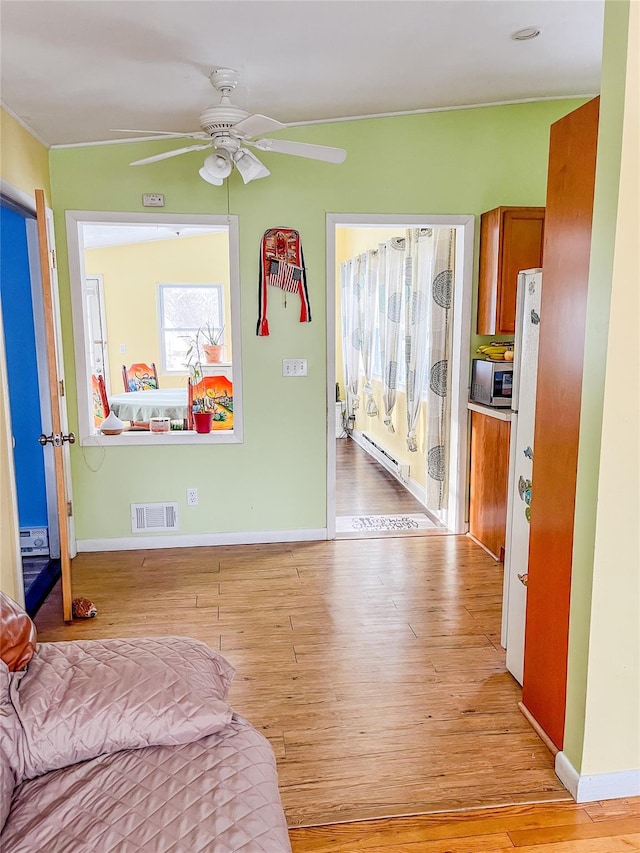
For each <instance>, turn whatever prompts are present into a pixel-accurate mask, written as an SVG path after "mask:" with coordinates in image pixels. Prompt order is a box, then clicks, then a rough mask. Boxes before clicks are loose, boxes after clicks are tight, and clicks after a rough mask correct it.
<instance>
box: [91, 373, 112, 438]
mask: <svg viewBox="0 0 640 853" xmlns="http://www.w3.org/2000/svg"><path fill="white" fill-rule="evenodd" d="M91 397H92V402H93V425H94V426H96V427H99V426H100V424H101V423H102V421H103V420H104V419H105V418H106V417H107V415H108V414H109V412H110V411H111V409H110V408H109V398H108V397H107V390H106V388H105V385H104V376H97V375H96V374H95V373H92V374H91Z"/></svg>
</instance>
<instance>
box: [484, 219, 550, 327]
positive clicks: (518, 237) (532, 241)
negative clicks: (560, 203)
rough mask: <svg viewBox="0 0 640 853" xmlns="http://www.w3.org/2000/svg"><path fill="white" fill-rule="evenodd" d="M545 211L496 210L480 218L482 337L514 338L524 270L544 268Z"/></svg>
mask: <svg viewBox="0 0 640 853" xmlns="http://www.w3.org/2000/svg"><path fill="white" fill-rule="evenodd" d="M543 237H544V207H496V208H494V210H489V211H487V212H486V213H483V214H482V216H481V217H480V276H479V281H478V334H479V335H507V336H508V335H513V334H514V333H515V328H516V291H517V285H518V273H519V272H520V270H526V269H535V268H536V267H541V266H542V243H543Z"/></svg>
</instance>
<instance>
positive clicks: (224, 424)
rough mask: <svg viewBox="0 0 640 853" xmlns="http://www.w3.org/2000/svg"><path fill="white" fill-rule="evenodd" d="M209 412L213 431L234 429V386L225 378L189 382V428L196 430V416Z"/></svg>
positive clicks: (204, 378)
mask: <svg viewBox="0 0 640 853" xmlns="http://www.w3.org/2000/svg"><path fill="white" fill-rule="evenodd" d="M198 412H209V413H211V415H212V419H211V429H212V430H222V429H233V384H232V383H231V382H230V381H229V380H228V379H227V378H226V377H225V376H203V377H202V379H201V380H200V381H199V382H196V383H192V381H191V379H189V380H188V418H187V419H188V427H189V429H194V424H195V420H194V414H196V413H198Z"/></svg>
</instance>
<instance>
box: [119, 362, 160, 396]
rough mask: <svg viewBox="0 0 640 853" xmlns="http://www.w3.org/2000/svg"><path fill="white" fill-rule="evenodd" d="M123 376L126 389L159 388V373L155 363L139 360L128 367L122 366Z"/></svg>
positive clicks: (144, 389) (147, 389)
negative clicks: (145, 362)
mask: <svg viewBox="0 0 640 853" xmlns="http://www.w3.org/2000/svg"><path fill="white" fill-rule="evenodd" d="M122 378H123V380H124V390H125V391H155V390H156V389H157V388H159V387H160V386H159V384H158V373H157V371H156V366H155V364H153V363H151V366H149V365H148V364H144V363H142V362H138V363H136V364H132V365H131V367H129V368H126V367H125V366H124V365H123V366H122Z"/></svg>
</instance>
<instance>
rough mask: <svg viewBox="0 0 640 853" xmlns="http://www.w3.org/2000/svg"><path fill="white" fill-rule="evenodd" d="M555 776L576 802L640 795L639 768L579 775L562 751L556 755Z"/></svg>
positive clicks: (591, 801)
mask: <svg viewBox="0 0 640 853" xmlns="http://www.w3.org/2000/svg"><path fill="white" fill-rule="evenodd" d="M555 771H556V776H557V777H558V779H560V781H561V782H562V784H563V785H564V786H565V788H566V789H567V791H569V793H570V794H571V796H572V797H573V799H574V800H575V801H576V802H577V803H593V802H595V801H596V800H617V799H621V798H623V797H637V796H640V770H622V771H620V772H618V773H596V774H593V775H585V776H581V775H580V774H579V773H578V771H577V770H576V769H575V767H574V766H573V765H572V764H571V762H570V761H569V759H568V758H567V756H566V755H565V753H564V752H559V753H558V754H557V755H556V766H555Z"/></svg>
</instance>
